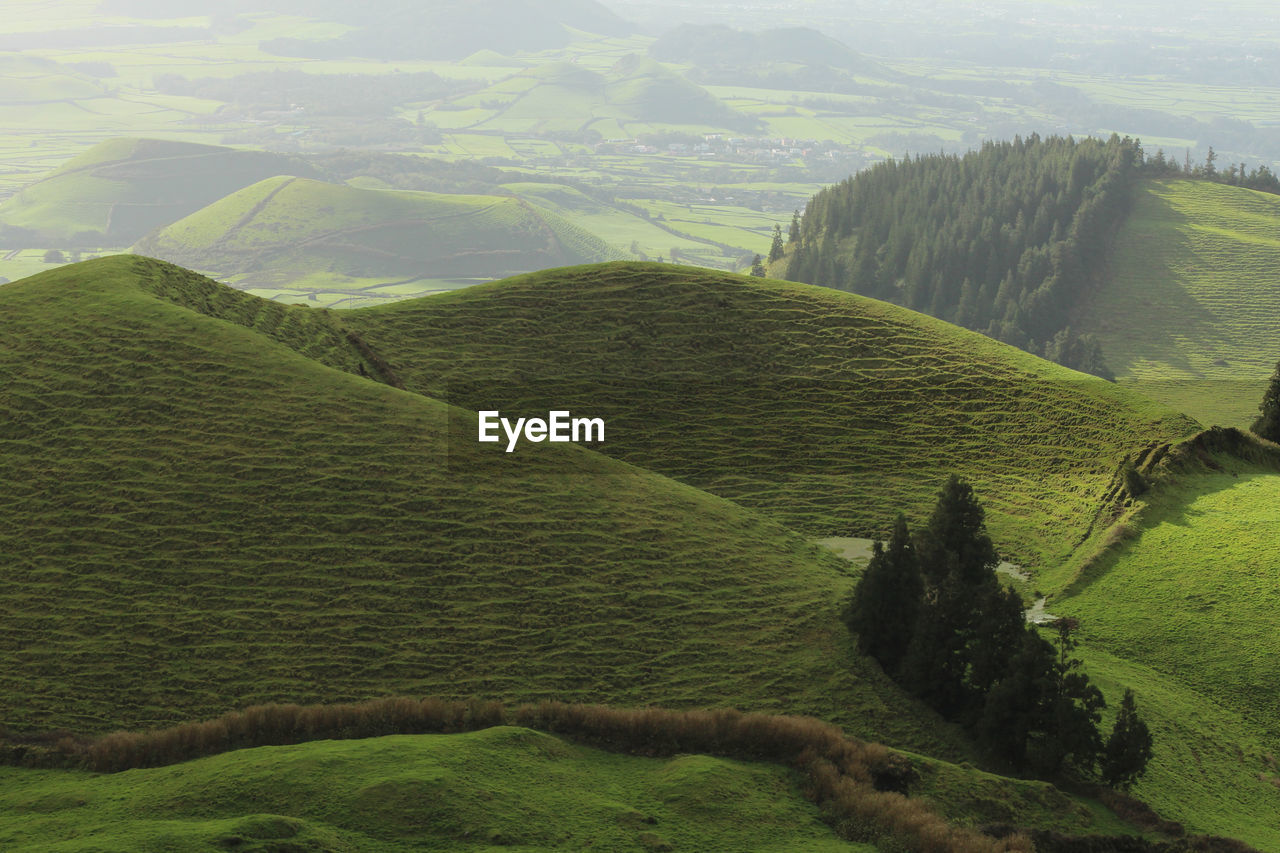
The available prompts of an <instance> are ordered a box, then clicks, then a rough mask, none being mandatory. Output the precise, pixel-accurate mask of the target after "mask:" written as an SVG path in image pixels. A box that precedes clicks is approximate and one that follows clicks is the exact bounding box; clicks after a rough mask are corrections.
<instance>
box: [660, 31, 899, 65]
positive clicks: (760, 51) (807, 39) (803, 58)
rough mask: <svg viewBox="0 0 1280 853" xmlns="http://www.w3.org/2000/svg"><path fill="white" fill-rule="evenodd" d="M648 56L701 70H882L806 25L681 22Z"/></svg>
mask: <svg viewBox="0 0 1280 853" xmlns="http://www.w3.org/2000/svg"><path fill="white" fill-rule="evenodd" d="M649 55H650V56H652V57H653V58H654V59H658V60H661V61H663V62H680V63H685V64H690V65H696V66H699V67H702V68H744V69H746V68H759V67H761V66H763V65H765V64H767V63H770V62H793V63H797V64H800V65H826V66H830V67H831V68H837V69H841V70H843V71H861V72H868V71H877V72H884V71H885V69H883V68H882V67H881V66H880V65H879V63H877V62H875V61H873V60H870V59H868V58H866V57H865V56H863V55H862V54H860V53H858V52H857V51H855V50H853V49H852V48H850V47H848V46H847V45H845V44H843V43H842V42H839V41H836V40H835V39H833V38H831V37H830V36H826V35H823V34H822V33H820V32H818V31H817V30H814V29H810V28H808V27H785V28H781V29H775V30H763V31H760V32H745V31H743V30H736V29H734V28H732V27H726V26H721V25H718V24H682V25H680V26H678V27H676V28H674V29H671V30H668V31H666V32H665V33H663V34H662V35H661V36H659V37H658V39H657V41H655V42H654V43H653V44H652V45H650V46H649Z"/></svg>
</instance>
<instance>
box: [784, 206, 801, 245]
mask: <svg viewBox="0 0 1280 853" xmlns="http://www.w3.org/2000/svg"><path fill="white" fill-rule="evenodd" d="M799 241H800V211H798V210H796V211H792V213H791V230H790V231H788V232H787V242H788V243H798V242H799Z"/></svg>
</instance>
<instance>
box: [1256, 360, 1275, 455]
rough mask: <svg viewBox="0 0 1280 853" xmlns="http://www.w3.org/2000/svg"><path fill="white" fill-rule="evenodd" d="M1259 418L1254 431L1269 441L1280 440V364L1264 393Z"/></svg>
mask: <svg viewBox="0 0 1280 853" xmlns="http://www.w3.org/2000/svg"><path fill="white" fill-rule="evenodd" d="M1258 412H1259V414H1258V419H1257V420H1256V421H1254V422H1253V427H1252V429H1253V431H1254V432H1255V433H1256V434H1257V435H1260V436H1262V437H1263V438H1265V439H1267V440H1269V441H1275V442H1280V364H1277V365H1276V370H1275V373H1273V374H1271V382H1270V383H1269V384H1268V385H1267V391H1266V393H1265V394H1263V395H1262V403H1261V404H1260V405H1259V406H1258Z"/></svg>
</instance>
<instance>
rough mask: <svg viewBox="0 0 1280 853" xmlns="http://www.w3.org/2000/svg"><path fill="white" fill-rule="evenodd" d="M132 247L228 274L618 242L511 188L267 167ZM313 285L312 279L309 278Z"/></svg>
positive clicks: (492, 272)
mask: <svg viewBox="0 0 1280 853" xmlns="http://www.w3.org/2000/svg"><path fill="white" fill-rule="evenodd" d="M135 250H136V251H138V252H140V253H142V254H147V255H153V256H155V257H160V258H163V259H165V260H169V261H173V262H175V263H180V264H183V265H185V266H189V267H194V268H197V269H210V270H216V271H218V272H219V273H220V274H223V275H237V274H238V275H239V276H240V279H239V281H238V284H240V285H241V286H254V287H288V286H298V285H302V284H305V283H306V281H307V279H308V277H309V276H310V277H312V278H321V279H323V278H325V277H328V278H330V279H333V278H337V279H339V280H341V279H343V278H345V279H346V280H347V284H346V286H347V287H348V288H352V289H359V288H361V287H364V286H367V285H369V284H372V283H375V282H388V281H395V280H407V281H412V280H418V279H423V278H441V277H446V276H485V277H496V276H501V275H506V274H509V273H511V272H514V271H528V270H533V269H541V268H544V267H547V266H557V265H560V264H565V263H581V262H583V261H598V260H607V259H611V258H616V257H619V256H620V255H621V253H620V252H619V251H618V250H616V249H613V248H611V247H610V246H608V245H607V244H606V243H604V242H603V241H602V240H600V239H598V238H597V237H595V236H594V235H592V234H590V233H588V232H587V231H585V230H583V229H582V228H579V227H578V226H576V225H572V224H571V223H569V222H568V221H566V220H564V219H562V218H561V217H559V216H557V215H555V214H553V213H549V212H547V211H543V210H539V209H535V208H533V207H531V206H529V205H528V204H526V203H524V202H522V201H520V200H518V199H514V198H509V197H499V196H466V195H441V194H437V193H426V192H397V191H387V190H367V189H357V188H355V187H350V186H342V185H336V184H326V183H322V182H319V181H311V180H305V179H293V178H287V177H278V178H272V179H269V180H266V181H262V182H259V183H257V184H254V185H253V186H251V187H247V188H245V189H243V190H241V191H240V192H237V193H234V194H232V195H230V196H228V197H227V198H224V199H221V200H220V201H218V202H216V203H214V204H212V205H210V206H208V207H206V208H204V209H202V210H200V211H198V212H196V213H194V214H192V215H191V216H188V217H186V218H185V219H183V220H181V221H180V222H176V223H174V224H173V225H171V226H169V227H168V228H165V229H162V230H161V231H159V232H157V233H155V234H151V235H148V237H147V238H146V239H144V240H142V241H140V242H139V243H138V245H137V246H136V247H135ZM320 289H323V288H320Z"/></svg>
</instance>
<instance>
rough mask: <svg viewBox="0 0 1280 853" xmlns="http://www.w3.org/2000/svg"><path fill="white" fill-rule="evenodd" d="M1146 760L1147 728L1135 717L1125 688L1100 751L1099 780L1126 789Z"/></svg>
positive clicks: (1133, 704) (1143, 769) (1130, 695)
mask: <svg viewBox="0 0 1280 853" xmlns="http://www.w3.org/2000/svg"><path fill="white" fill-rule="evenodd" d="M1150 760H1151V731H1150V730H1149V729H1148V728H1147V724H1146V723H1144V722H1142V720H1141V719H1139V718H1138V706H1137V703H1136V702H1135V701H1134V698H1133V691H1132V690H1125V691H1124V699H1123V700H1122V701H1121V702H1120V713H1119V714H1118V715H1117V716H1116V724H1115V726H1114V727H1113V728H1112V729H1111V737H1109V738H1107V745H1106V746H1105V747H1104V748H1103V750H1102V780H1103V781H1104V782H1106V783H1107V784H1108V785H1110V786H1111V787H1113V788H1120V789H1122V790H1123V789H1127V788H1128V787H1129V786H1130V785H1132V784H1133V783H1134V782H1136V781H1137V780H1138V779H1139V778H1140V777H1141V776H1142V774H1143V773H1145V772H1146V770H1147V762H1148V761H1150Z"/></svg>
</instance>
